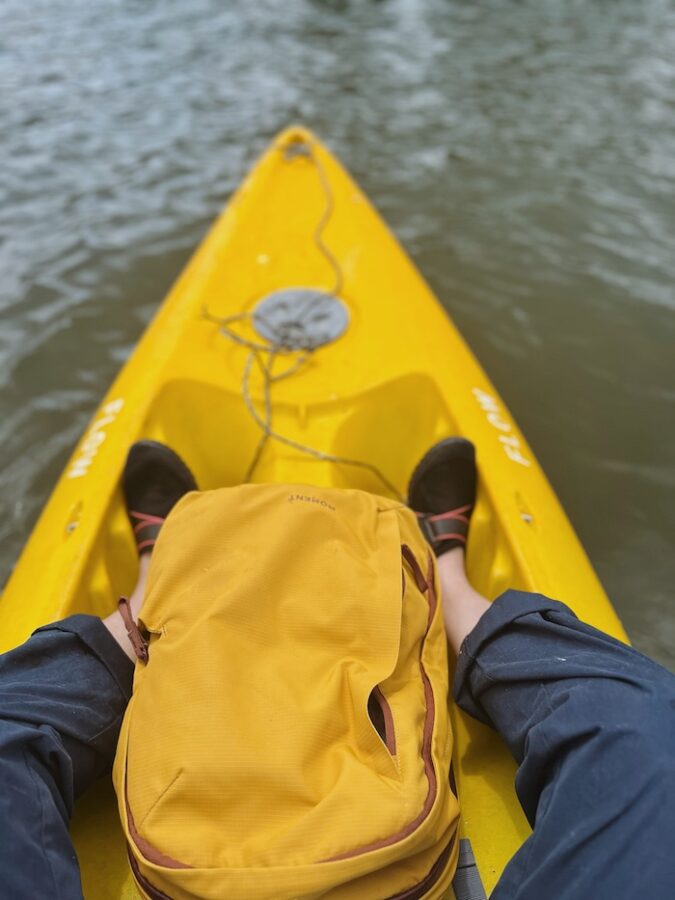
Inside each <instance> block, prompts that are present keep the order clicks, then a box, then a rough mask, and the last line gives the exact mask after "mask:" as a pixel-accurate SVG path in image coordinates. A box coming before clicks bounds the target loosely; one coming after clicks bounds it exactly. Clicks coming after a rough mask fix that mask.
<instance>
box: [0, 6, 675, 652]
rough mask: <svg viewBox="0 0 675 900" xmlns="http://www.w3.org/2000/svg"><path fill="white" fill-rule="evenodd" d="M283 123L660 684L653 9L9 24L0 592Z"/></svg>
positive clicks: (668, 51)
mask: <svg viewBox="0 0 675 900" xmlns="http://www.w3.org/2000/svg"><path fill="white" fill-rule="evenodd" d="M291 121H301V122H304V123H306V124H308V125H309V126H311V127H312V128H314V129H315V130H316V131H317V132H318V133H319V135H320V136H321V137H322V138H323V139H325V140H326V141H327V142H328V144H329V145H330V146H331V147H332V149H334V150H335V151H336V152H337V153H338V154H339V155H340V156H341V158H342V159H343V161H344V162H345V163H346V164H347V166H348V167H349V168H350V169H351V171H352V172H353V173H354V175H355V176H356V177H357V179H358V180H359V181H360V183H361V184H362V186H363V187H364V189H365V190H366V191H367V192H368V193H369V194H370V196H371V197H372V199H373V200H374V201H375V203H376V204H377V205H378V207H379V208H380V210H381V211H382V213H383V214H384V216H385V217H386V218H387V220H388V222H389V223H390V224H391V225H392V227H393V228H394V230H395V231H396V233H397V234H398V235H399V237H400V238H401V240H402V241H403V243H404V244H405V246H406V247H407V249H408V250H409V251H410V252H411V254H412V255H413V257H414V258H415V260H416V262H417V263H418V265H419V266H420V268H421V269H422V271H423V272H424V274H425V275H426V277H427V278H428V280H429V281H430V283H431V285H432V287H433V288H434V290H435V291H436V292H437V294H438V295H439V297H440V298H441V299H442V300H443V302H444V303H445V304H446V306H447V308H448V309H449V310H450V311H451V313H452V315H453V317H454V319H455V321H456V322H457V324H458V325H459V327H460V328H461V330H462V332H463V333H464V335H465V336H466V338H467V339H468V341H469V343H470V344H471V346H472V347H473V349H474V350H475V352H476V354H477V355H478V357H479V359H480V360H481V362H482V364H483V365H484V367H485V369H486V370H487V372H488V374H489V375H490V376H491V377H492V379H493V380H494V381H495V383H496V384H497V386H498V388H499V390H500V392H501V394H502V396H503V397H504V399H505V400H506V401H507V403H508V405H509V406H510V408H511V411H512V412H513V414H514V415H515V417H516V418H517V420H518V421H519V423H520V425H521V427H522V428H523V430H524V431H525V433H526V435H527V436H528V438H529V441H530V443H531V444H532V446H533V448H534V450H535V452H536V454H537V455H538V457H539V459H540V461H541V463H542V465H543V467H544V469H545V470H546V472H547V473H548V475H549V477H550V479H551V481H552V483H553V485H554V487H555V488H556V490H557V492H558V494H559V495H560V497H561V499H562V501H563V503H564V505H565V507H566V509H567V511H568V513H569V515H570V518H571V519H572V521H573V523H574V525H575V527H576V529H577V531H578V532H579V534H580V536H581V539H582V541H583V543H584V545H585V547H586V549H587V550H588V552H589V554H590V556H591V559H592V560H593V562H594V564H595V566H596V568H597V570H598V572H599V574H600V576H601V578H602V581H603V582H604V584H605V586H606V588H607V590H608V592H609V593H610V595H611V597H612V599H613V601H614V603H615V605H616V607H617V609H618V611H619V614H620V615H621V617H622V619H623V621H624V623H625V625H626V627H627V629H628V631H629V633H630V634H631V637H632V638H633V640H634V641H635V643H636V644H637V645H638V646H639V647H640V648H642V649H644V650H645V651H647V652H649V653H650V654H652V655H653V656H655V657H656V658H657V659H659V660H661V661H662V662H664V663H666V664H667V665H670V666H671V667H675V616H674V615H673V612H674V610H673V605H672V599H671V598H672V585H673V582H674V581H675V563H674V556H675V554H674V552H673V538H674V537H675V513H674V510H675V464H674V448H675V414H674V402H673V401H674V400H675V374H674V370H675V364H674V362H673V360H674V358H675V353H674V350H675V312H674V311H675V295H674V287H673V285H674V283H675V5H674V4H673V3H672V2H665V0H644V2H642V3H635V2H632V0H630V2H628V0H616V2H606V3H605V2H565V3H563V2H552V0H530V2H517V3H516V2H484V3H481V4H473V3H469V2H451V0H428V2H424V0H417V2H415V0H390V2H386V0H382V2H374V0H373V2H368V0H358V2H357V0H354V2H351V3H350V2H347V0H343V2H338V0H334V2H318V0H317V2H309V0H287V2H284V3H281V2H272V0H258V2H256V3H248V2H243V0H241V2H228V3H225V2H217V0H190V2H187V3H186V2H183V0H162V2H152V0H137V2H134V0H97V2H96V3H92V2H89V0H67V2H66V0H21V2H19V0H4V3H3V4H2V5H1V6H0V278H1V287H0V391H1V404H2V407H1V410H0V466H1V469H2V472H1V475H0V497H1V498H2V499H1V507H2V508H1V514H0V538H1V541H2V549H1V551H0V565H1V566H2V569H3V570H4V572H5V574H7V573H8V572H9V571H10V569H11V566H12V564H13V562H14V561H15V559H16V557H17V555H18V553H19V551H20V549H21V546H22V544H23V543H24V541H25V539H26V537H27V536H28V534H29V532H30V529H31V527H32V524H33V522H34V521H35V519H36V517H37V515H38V512H39V510H40V508H41V506H42V504H43V503H44V501H45V499H46V497H47V495H48V492H49V490H50V488H51V487H52V485H53V484H54V482H55V480H56V478H57V477H58V474H59V472H60V470H61V467H62V466H63V464H64V462H65V459H66V457H67V455H68V454H69V452H70V450H71V449H72V447H73V444H74V442H75V441H76V439H77V437H78V435H79V433H80V432H81V430H82V428H83V427H84V425H85V424H86V422H87V419H88V417H89V416H90V414H91V413H92V411H93V410H94V408H95V406H96V404H97V402H98V400H99V398H100V397H101V395H102V394H103V392H104V390H105V389H106V387H107V386H108V384H109V383H110V381H111V380H112V378H113V376H114V374H115V372H116V371H117V369H118V368H119V366H120V364H121V363H122V362H123V361H124V359H125V358H126V357H127V356H128V354H129V352H130V351H131V349H132V347H133V345H134V343H135V342H136V340H137V338H138V336H139V334H140V332H141V330H142V328H143V326H144V324H145V323H146V322H147V321H148V320H149V318H150V317H151V316H152V313H153V312H154V310H155V308H156V306H157V304H158V302H159V301H160V300H161V299H162V297H163V295H164V293H165V291H166V289H167V288H168V286H169V284H170V283H171V281H172V280H173V278H174V277H175V276H176V274H177V273H178V272H179V270H180V268H181V267H182V265H183V263H184V262H185V260H186V258H187V256H188V254H189V253H190V251H191V249H192V248H193V246H194V245H195V244H196V242H197V241H198V240H199V238H200V237H201V236H202V235H203V233H204V231H205V230H206V228H207V226H208V224H209V222H210V221H211V219H212V218H213V216H214V215H215V214H216V213H217V211H218V210H219V208H220V207H221V205H222V204H223V203H224V201H225V200H226V199H227V197H228V196H229V194H230V193H231V191H232V190H233V188H234V187H235V186H236V184H237V183H238V181H239V180H240V178H241V177H242V175H243V174H244V172H245V171H246V169H247V168H248V167H249V165H250V164H251V162H252V161H253V159H254V158H255V156H256V154H257V153H259V152H260V151H261V150H262V149H263V148H264V146H265V144H266V142H267V141H268V140H269V139H270V138H271V137H272V135H273V134H274V133H275V132H276V131H277V130H278V129H279V128H280V127H282V126H284V125H286V124H288V123H289V122H291ZM563 599H564V598H563Z"/></svg>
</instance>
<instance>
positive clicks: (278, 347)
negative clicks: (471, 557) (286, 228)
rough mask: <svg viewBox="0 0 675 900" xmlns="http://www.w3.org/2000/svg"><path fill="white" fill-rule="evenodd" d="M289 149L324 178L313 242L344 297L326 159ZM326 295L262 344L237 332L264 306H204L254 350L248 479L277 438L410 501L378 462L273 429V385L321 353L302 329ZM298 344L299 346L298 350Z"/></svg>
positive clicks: (246, 377)
mask: <svg viewBox="0 0 675 900" xmlns="http://www.w3.org/2000/svg"><path fill="white" fill-rule="evenodd" d="M285 152H286V153H287V156H290V155H291V154H302V155H304V156H306V157H308V158H309V159H311V160H312V162H313V163H314V166H315V168H316V171H317V174H318V177H319V182H320V184H321V189H322V191H323V195H324V207H323V210H322V213H321V216H320V218H319V221H318V222H317V226H316V228H315V230H314V233H313V241H314V244H315V246H316V247H317V249H318V250H319V252H320V253H321V254H322V255H323V257H324V258H325V259H326V261H327V262H328V264H329V266H330V267H331V269H332V270H333V274H334V282H333V286H332V290H331V291H330V292H329V293H330V295H332V296H333V297H337V298H339V297H340V294H341V293H342V288H343V285H344V275H343V271H342V267H341V265H340V263H339V261H338V260H337V259H336V257H335V256H334V254H333V253H332V252H331V250H330V248H329V247H328V246H327V245H326V244H325V242H324V240H323V233H324V231H325V229H326V226H327V225H328V223H329V222H330V220H331V217H332V215H333V212H334V198H333V192H332V189H331V186H330V182H329V180H328V177H327V175H326V172H325V169H324V167H323V164H322V163H321V160H320V159H319V158H318V157H317V155H316V153H315V152H314V150H313V148H312V147H311V146H310V145H308V144H306V143H302V144H292V145H290V147H287V148H285ZM324 296H325V293H324V291H319V290H317V291H316V292H315V293H313V294H310V295H309V296H308V297H306V298H304V299H303V300H302V301H301V302H302V304H304V305H303V306H302V307H301V311H300V313H299V315H296V316H295V317H294V320H293V323H292V334H291V331H290V329H286V330H284V327H283V325H282V326H281V327H280V325H279V323H274V331H275V333H276V334H277V337H276V339H274V340H267V341H266V343H262V342H261V341H259V340H253V339H251V338H249V337H248V336H244V335H243V334H240V333H239V332H238V331H237V330H236V328H237V326H241V325H249V326H253V319H254V316H255V318H256V319H257V320H258V321H260V322H262V323H263V324H265V320H264V315H263V314H262V313H261V312H260V311H259V310H258V311H256V312H255V313H254V315H251V313H249V312H241V313H235V314H234V315H230V316H224V317H220V316H215V315H213V314H212V313H211V312H209V310H208V308H207V307H206V306H204V307H203V308H202V317H203V318H204V319H206V320H207V321H209V322H213V323H214V324H216V325H218V329H219V331H220V333H221V334H222V335H223V336H224V337H226V338H228V340H230V341H232V342H233V343H235V344H237V345H238V346H241V347H244V348H246V349H247V350H248V351H249V352H248V356H247V357H246V361H245V363H244V368H243V373H242V379H241V394H242V398H243V400H244V404H245V405H246V409H247V410H248V412H249V414H250V416H251V418H252V419H253V421H254V422H255V423H256V425H257V426H258V428H259V429H260V431H261V432H262V434H261V436H260V440H259V441H258V445H257V447H256V449H255V451H254V453H253V457H252V458H251V461H250V463H249V465H248V468H247V470H246V474H245V475H244V478H243V481H244V482H250V481H251V479H252V478H253V474H254V472H255V470H256V468H257V466H258V463H259V462H260V458H261V456H262V454H263V451H264V449H265V446H266V445H267V443H268V441H270V440H272V441H277V442H278V443H280V444H283V445H284V446H286V447H290V448H291V449H292V450H296V451H297V452H298V453H303V454H305V455H308V456H311V457H312V458H313V459H316V460H319V461H321V462H327V463H334V464H336V465H343V466H354V467H358V468H361V469H365V470H366V471H368V472H370V473H371V474H373V475H374V476H375V477H376V478H377V479H379V481H380V482H381V483H382V484H383V485H384V486H385V488H386V489H387V491H388V492H389V493H391V494H392V495H393V496H394V497H396V498H397V499H398V500H399V501H400V502H401V503H405V497H404V496H403V495H402V494H401V492H400V491H399V490H398V488H397V487H396V486H395V485H394V484H392V482H391V481H390V480H389V479H388V478H387V476H386V475H385V474H384V473H383V472H382V471H381V469H379V468H378V467H377V466H376V465H375V464H374V463H370V462H366V461H364V460H359V459H351V458H350V457H347V456H339V455H336V454H334V453H327V452H326V451H324V450H319V449H317V448H316V447H310V446H308V445H307V444H303V443H301V442H300V441H296V440H294V439H293V438H289V437H287V436H286V435H284V434H281V433H279V432H278V431H276V430H275V429H274V427H273V418H274V407H273V403H272V385H273V384H275V383H276V382H278V381H281V380H282V379H284V378H288V377H290V376H291V375H294V374H295V373H296V372H298V371H299V370H300V369H301V368H302V367H303V366H304V365H305V364H306V363H307V361H308V360H309V359H310V358H311V357H312V356H313V355H314V353H315V352H316V349H317V348H316V347H312V335H311V334H310V333H309V331H306V332H305V346H304V347H303V340H302V338H303V334H302V330H303V327H306V321H307V316H308V315H309V313H310V312H311V308H312V305H313V303H314V302H315V301H316V300H317V299H318V298H322V297H324ZM270 330H272V329H270ZM298 345H299V347H300V349H298ZM288 356H294V357H295V359H294V360H293V361H292V362H291V364H290V365H289V366H288V368H286V369H285V370H283V371H281V372H277V373H276V374H274V373H273V371H272V369H273V366H274V363H275V362H276V360H277V359H278V358H279V357H288ZM255 365H257V367H258V369H259V370H260V374H261V377H262V394H263V410H264V411H263V414H262V415H261V414H260V413H259V411H258V410H257V409H256V406H255V403H254V402H253V397H252V389H251V375H252V372H253V368H254V366H255Z"/></svg>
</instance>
